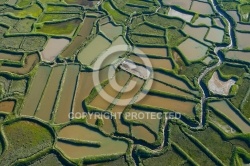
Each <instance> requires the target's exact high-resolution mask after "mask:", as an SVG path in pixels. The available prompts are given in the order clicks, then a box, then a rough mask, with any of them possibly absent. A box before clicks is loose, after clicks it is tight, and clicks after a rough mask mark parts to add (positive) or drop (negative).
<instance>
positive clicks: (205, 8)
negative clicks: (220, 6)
mask: <svg viewBox="0 0 250 166" xmlns="http://www.w3.org/2000/svg"><path fill="white" fill-rule="evenodd" d="M191 10H192V11H194V12H197V13H199V14H213V13H214V12H213V9H212V6H210V5H209V4H208V3H204V2H198V1H193V3H192V6H191Z"/></svg>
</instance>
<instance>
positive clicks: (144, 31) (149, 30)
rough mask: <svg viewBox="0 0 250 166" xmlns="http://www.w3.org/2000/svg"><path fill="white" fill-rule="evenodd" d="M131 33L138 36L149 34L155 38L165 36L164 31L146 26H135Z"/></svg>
mask: <svg viewBox="0 0 250 166" xmlns="http://www.w3.org/2000/svg"><path fill="white" fill-rule="evenodd" d="M132 32H133V33H138V34H149V35H156V36H164V34H165V30H163V29H159V28H156V27H152V26H150V25H147V24H141V25H139V26H137V27H136V28H135V29H134V30H133V31H132Z"/></svg>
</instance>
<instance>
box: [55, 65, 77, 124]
mask: <svg viewBox="0 0 250 166" xmlns="http://www.w3.org/2000/svg"><path fill="white" fill-rule="evenodd" d="M78 73H79V66H78V65H68V66H67V67H66V73H65V76H64V82H63V85H62V86H61V92H60V97H59V102H58V108H57V110H56V118H55V122H56V123H65V122H67V121H68V120H69V116H68V114H69V113H70V112H71V110H72V103H73V97H74V94H75V89H76V81H77V76H78Z"/></svg>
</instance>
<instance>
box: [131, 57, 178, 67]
mask: <svg viewBox="0 0 250 166" xmlns="http://www.w3.org/2000/svg"><path fill="white" fill-rule="evenodd" d="M129 59H131V60H132V61H133V62H136V63H139V64H142V65H147V64H144V62H143V59H145V57H144V56H140V55H139V56H135V55H131V56H130V57H129ZM148 59H149V61H150V62H151V65H152V67H153V68H163V69H167V70H172V69H173V65H172V63H171V60H170V59H158V58H148ZM147 66H148V67H151V66H149V65H147Z"/></svg>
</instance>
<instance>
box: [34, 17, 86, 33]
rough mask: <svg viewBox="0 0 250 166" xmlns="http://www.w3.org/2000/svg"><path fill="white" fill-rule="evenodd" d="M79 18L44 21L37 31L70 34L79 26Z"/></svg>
mask: <svg viewBox="0 0 250 166" xmlns="http://www.w3.org/2000/svg"><path fill="white" fill-rule="evenodd" d="M80 22H81V20H80V19H74V20H70V21H65V22H59V23H45V24H44V25H43V26H42V27H41V28H39V29H37V30H36V31H37V32H43V33H46V34H55V35H70V34H71V33H73V32H74V30H75V29H76V28H77V27H78V26H79V24H80Z"/></svg>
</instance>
